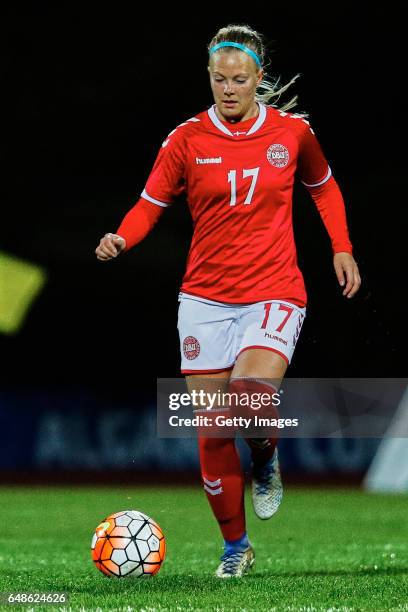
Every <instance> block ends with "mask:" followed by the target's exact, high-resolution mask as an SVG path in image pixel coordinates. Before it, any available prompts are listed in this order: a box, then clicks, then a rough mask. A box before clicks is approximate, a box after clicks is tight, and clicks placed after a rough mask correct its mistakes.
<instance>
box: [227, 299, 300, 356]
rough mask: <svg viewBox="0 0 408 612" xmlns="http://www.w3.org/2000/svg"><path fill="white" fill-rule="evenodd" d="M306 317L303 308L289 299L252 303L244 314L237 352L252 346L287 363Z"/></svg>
mask: <svg viewBox="0 0 408 612" xmlns="http://www.w3.org/2000/svg"><path fill="white" fill-rule="evenodd" d="M305 316H306V309H305V308H300V307H298V306H295V305H294V304H291V303H290V302H282V301H280V300H279V301H278V300H276V301H275V300H273V301H270V302H259V303H257V304H253V305H252V307H251V308H250V309H249V310H248V313H247V318H248V320H247V322H246V323H247V325H245V332H244V334H243V338H242V341H241V345H240V347H239V351H238V355H239V354H240V353H242V352H243V351H246V350H248V349H251V348H266V349H269V350H271V351H274V352H275V353H278V354H279V355H280V356H281V357H283V359H285V361H286V362H287V363H290V361H291V359H292V355H293V351H294V350H295V346H296V342H297V340H298V338H299V334H300V330H301V329H302V325H303V321H304V319H305ZM251 319H252V320H251ZM242 323H244V322H242Z"/></svg>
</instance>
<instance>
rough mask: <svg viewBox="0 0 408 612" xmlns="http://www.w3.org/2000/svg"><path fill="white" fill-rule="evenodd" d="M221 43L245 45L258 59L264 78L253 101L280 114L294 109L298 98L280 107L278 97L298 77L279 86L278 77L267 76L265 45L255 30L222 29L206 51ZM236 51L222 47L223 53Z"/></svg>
mask: <svg viewBox="0 0 408 612" xmlns="http://www.w3.org/2000/svg"><path fill="white" fill-rule="evenodd" d="M222 42H236V43H240V44H241V45H245V46H246V47H249V49H251V50H252V51H255V53H256V54H257V56H258V57H259V59H260V62H261V66H262V69H263V71H264V77H263V79H262V81H261V82H260V83H259V85H258V87H257V88H256V93H255V100H257V102H262V103H263V104H266V105H267V106H273V107H274V108H277V109H278V110H280V111H282V112H286V111H288V110H290V109H292V108H295V106H296V105H297V100H298V97H297V95H294V96H292V97H291V98H290V100H288V101H287V102H284V103H283V104H282V105H278V103H279V100H280V97H281V95H282V94H283V93H285V92H286V91H287V90H288V89H289V87H291V85H293V83H294V82H295V81H296V79H297V78H298V77H299V76H300V75H299V74H296V75H295V76H294V77H293V78H292V79H291V80H290V81H289V83H286V85H282V86H280V77H277V78H275V77H272V76H270V75H268V74H267V73H266V71H265V51H266V48H265V44H264V41H263V36H262V34H260V33H259V32H257V31H256V30H253V29H252V28H251V27H250V26H248V25H236V24H231V25H228V26H226V27H224V28H221V29H220V30H218V32H217V33H216V35H215V36H214V38H213V39H212V40H211V42H210V44H209V45H208V51H211V49H212V47H215V45H218V43H222ZM233 51H236V49H234V47H223V49H222V52H223V53H231V52H233ZM297 114H298V115H299V116H302V117H307V114H306V113H297Z"/></svg>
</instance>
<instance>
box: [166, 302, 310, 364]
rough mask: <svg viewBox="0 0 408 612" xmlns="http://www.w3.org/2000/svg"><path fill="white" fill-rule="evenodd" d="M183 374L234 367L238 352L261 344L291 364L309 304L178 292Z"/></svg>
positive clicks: (258, 346)
mask: <svg viewBox="0 0 408 612" xmlns="http://www.w3.org/2000/svg"><path fill="white" fill-rule="evenodd" d="M179 302H180V305H179V315H178V325H177V327H178V330H179V336H180V351H181V372H182V374H210V373H212V372H221V371H223V370H230V369H232V368H233V367H234V364H235V361H236V359H237V357H238V355H239V354H240V353H242V352H243V351H246V350H248V349H251V348H263V349H267V350H270V351H274V352H275V353H278V355H281V357H283V359H285V361H286V362H287V363H288V364H289V363H290V361H291V359H292V355H293V351H294V350H295V346H296V342H297V339H298V337H299V333H300V330H301V328H302V324H303V321H304V318H305V316H306V309H305V308H300V307H299V306H295V304H291V303H290V302H286V301H283V300H268V301H265V302H255V303H254V304H224V303H222V302H214V301H212V300H207V299H204V298H200V297H196V296H193V295H188V294H187V293H180V294H179Z"/></svg>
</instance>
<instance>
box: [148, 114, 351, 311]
mask: <svg viewBox="0 0 408 612" xmlns="http://www.w3.org/2000/svg"><path fill="white" fill-rule="evenodd" d="M296 173H298V174H299V176H300V179H301V181H302V182H303V183H304V184H305V185H306V187H309V188H310V189H313V188H319V187H320V186H322V185H324V184H325V183H326V182H328V181H329V180H330V181H332V182H333V180H334V179H330V177H331V171H330V168H329V166H328V163H327V161H326V159H325V157H324V155H323V153H322V150H321V148H320V146H319V143H318V141H317V139H316V137H315V135H314V133H313V131H312V129H311V128H310V126H309V123H308V121H306V120H305V119H303V118H302V117H300V116H299V115H295V114H291V113H285V112H281V111H279V110H277V109H274V108H272V107H267V106H264V105H263V104H259V114H258V117H257V118H256V119H254V118H252V119H249V120H247V121H241V122H238V123H235V124H231V123H227V122H224V121H220V119H219V118H218V116H217V115H216V112H215V106H213V107H211V108H210V109H209V110H208V111H205V112H202V113H200V114H198V115H197V116H196V117H193V118H191V119H189V120H188V121H186V122H185V123H182V124H181V125H179V126H178V127H177V128H176V129H175V130H173V131H172V132H171V133H170V134H169V136H168V137H167V139H166V140H165V141H164V142H163V144H162V148H161V151H160V152H159V155H158V157H157V159H156V162H155V164H154V167H153V169H152V172H151V174H150V176H149V178H148V181H147V183H146V187H145V189H144V191H143V193H142V198H144V199H145V200H148V201H149V202H152V203H154V204H157V205H159V206H162V207H165V206H168V205H169V204H171V202H172V201H173V200H174V198H175V197H177V196H179V195H181V194H182V193H184V194H185V196H186V198H187V201H188V205H189V208H190V212H191V216H192V219H193V226H194V233H193V238H192V242H191V247H190V251H189V255H188V260H187V267H186V272H185V275H184V278H183V282H182V286H181V290H182V291H183V292H185V293H189V294H191V295H195V296H199V297H203V298H207V299H211V300H215V301H219V302H226V303H237V304H242V303H250V302H258V301H263V300H273V299H282V300H287V301H290V302H293V303H295V304H297V305H299V306H304V305H305V303H306V291H305V286H304V281H303V276H302V273H301V272H300V270H299V268H298V265H297V256H296V247H295V241H294V235H293V226H292V193H293V184H294V179H295V174H296ZM336 207H337V208H336V211H335V212H334V213H333V214H334V217H333V219H334V218H335V217H336V222H335V224H333V223H331V222H330V211H329V210H327V207H326V206H325V205H321V206H318V208H319V212H320V214H321V216H322V218H323V220H324V222H325V224H326V227H327V229H328V231H329V234H330V235H331V238H332V242H333V247H334V248H335V250H337V251H339V250H341V251H348V252H351V244H350V241H349V239H348V232H347V225H346V221H345V213H344V205H343V201H342V199H341V202H340V209H339V203H338V202H337V203H336ZM325 217H326V218H328V219H329V221H328V222H327V219H326V218H325ZM333 219H332V220H333Z"/></svg>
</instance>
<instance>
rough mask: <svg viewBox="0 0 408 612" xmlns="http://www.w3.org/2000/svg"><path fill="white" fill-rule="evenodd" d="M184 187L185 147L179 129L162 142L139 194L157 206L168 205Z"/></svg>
mask: <svg viewBox="0 0 408 612" xmlns="http://www.w3.org/2000/svg"><path fill="white" fill-rule="evenodd" d="M184 188H185V147H184V138H183V135H182V132H181V130H179V131H177V130H174V131H173V132H171V134H170V135H169V136H168V137H167V139H166V140H165V141H164V142H163V143H162V146H161V149H160V151H159V154H158V155H157V158H156V161H155V163H154V166H153V168H152V171H151V173H150V175H149V178H148V179H147V182H146V186H145V189H144V191H143V193H142V194H141V196H142V197H143V198H144V199H145V200H149V201H150V202H153V203H154V204H158V205H159V206H164V207H166V206H169V204H171V203H172V202H173V200H174V199H175V198H176V197H178V196H179V195H181V194H182V193H183V191H184Z"/></svg>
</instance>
